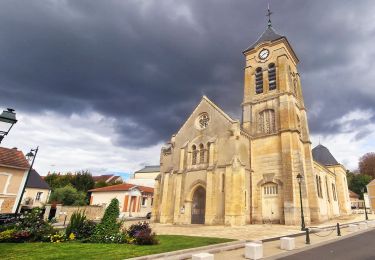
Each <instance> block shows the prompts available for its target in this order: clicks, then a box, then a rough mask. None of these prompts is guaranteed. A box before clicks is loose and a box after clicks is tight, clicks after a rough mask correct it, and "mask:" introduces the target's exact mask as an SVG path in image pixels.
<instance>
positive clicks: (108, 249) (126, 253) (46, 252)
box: [0, 235, 233, 260]
mask: <svg viewBox="0 0 375 260" xmlns="http://www.w3.org/2000/svg"><path fill="white" fill-rule="evenodd" d="M158 238H159V240H160V244H159V245H152V246H137V245H128V244H84V243H79V242H66V243H55V244H53V243H0V252H1V258H2V259H38V260H44V259H106V260H107V259H126V258H131V257H137V256H143V255H151V254H158V253H163V252H170V251H176V250H181V249H187V248H194V247H200V246H207V245H213V244H218V243H224V242H229V241H233V240H231V239H226V238H212V237H190V236H175V235H159V236H158Z"/></svg>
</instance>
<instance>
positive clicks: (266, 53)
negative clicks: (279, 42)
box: [259, 49, 270, 60]
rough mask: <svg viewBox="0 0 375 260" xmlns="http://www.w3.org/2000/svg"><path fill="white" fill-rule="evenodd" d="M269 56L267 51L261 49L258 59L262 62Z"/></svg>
mask: <svg viewBox="0 0 375 260" xmlns="http://www.w3.org/2000/svg"><path fill="white" fill-rule="evenodd" d="M269 54H270V51H269V50H267V49H263V50H261V51H260V52H259V58H260V59H262V60H264V59H267V57H268V55H269Z"/></svg>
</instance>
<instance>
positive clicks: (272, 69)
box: [268, 63, 276, 90]
mask: <svg viewBox="0 0 375 260" xmlns="http://www.w3.org/2000/svg"><path fill="white" fill-rule="evenodd" d="M268 81H269V90H274V89H276V66H275V63H271V64H270V65H268Z"/></svg>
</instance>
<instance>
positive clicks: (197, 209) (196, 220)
mask: <svg viewBox="0 0 375 260" xmlns="http://www.w3.org/2000/svg"><path fill="white" fill-rule="evenodd" d="M191 207H192V209H191V224H204V219H205V213H206V190H205V189H204V188H203V187H198V188H197V189H196V191H195V192H194V196H193V203H192V206H191Z"/></svg>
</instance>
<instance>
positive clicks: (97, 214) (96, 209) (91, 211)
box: [44, 204, 105, 222]
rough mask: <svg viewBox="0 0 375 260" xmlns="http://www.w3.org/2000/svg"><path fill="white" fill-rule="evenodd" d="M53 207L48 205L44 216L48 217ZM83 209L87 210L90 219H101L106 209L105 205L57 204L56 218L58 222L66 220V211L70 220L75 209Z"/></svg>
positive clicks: (87, 216) (67, 219)
mask: <svg viewBox="0 0 375 260" xmlns="http://www.w3.org/2000/svg"><path fill="white" fill-rule="evenodd" d="M50 209H51V205H50V204H48V205H46V211H45V213H44V218H45V219H47V218H48V215H49V212H50ZM77 210H82V211H85V214H86V218H87V219H90V220H100V219H101V218H102V217H103V215H104V211H105V206H94V205H90V206H63V205H56V215H55V218H56V220H57V222H64V219H65V214H63V213H66V221H67V222H68V221H69V220H70V217H71V215H72V214H73V212H74V211H77Z"/></svg>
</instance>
